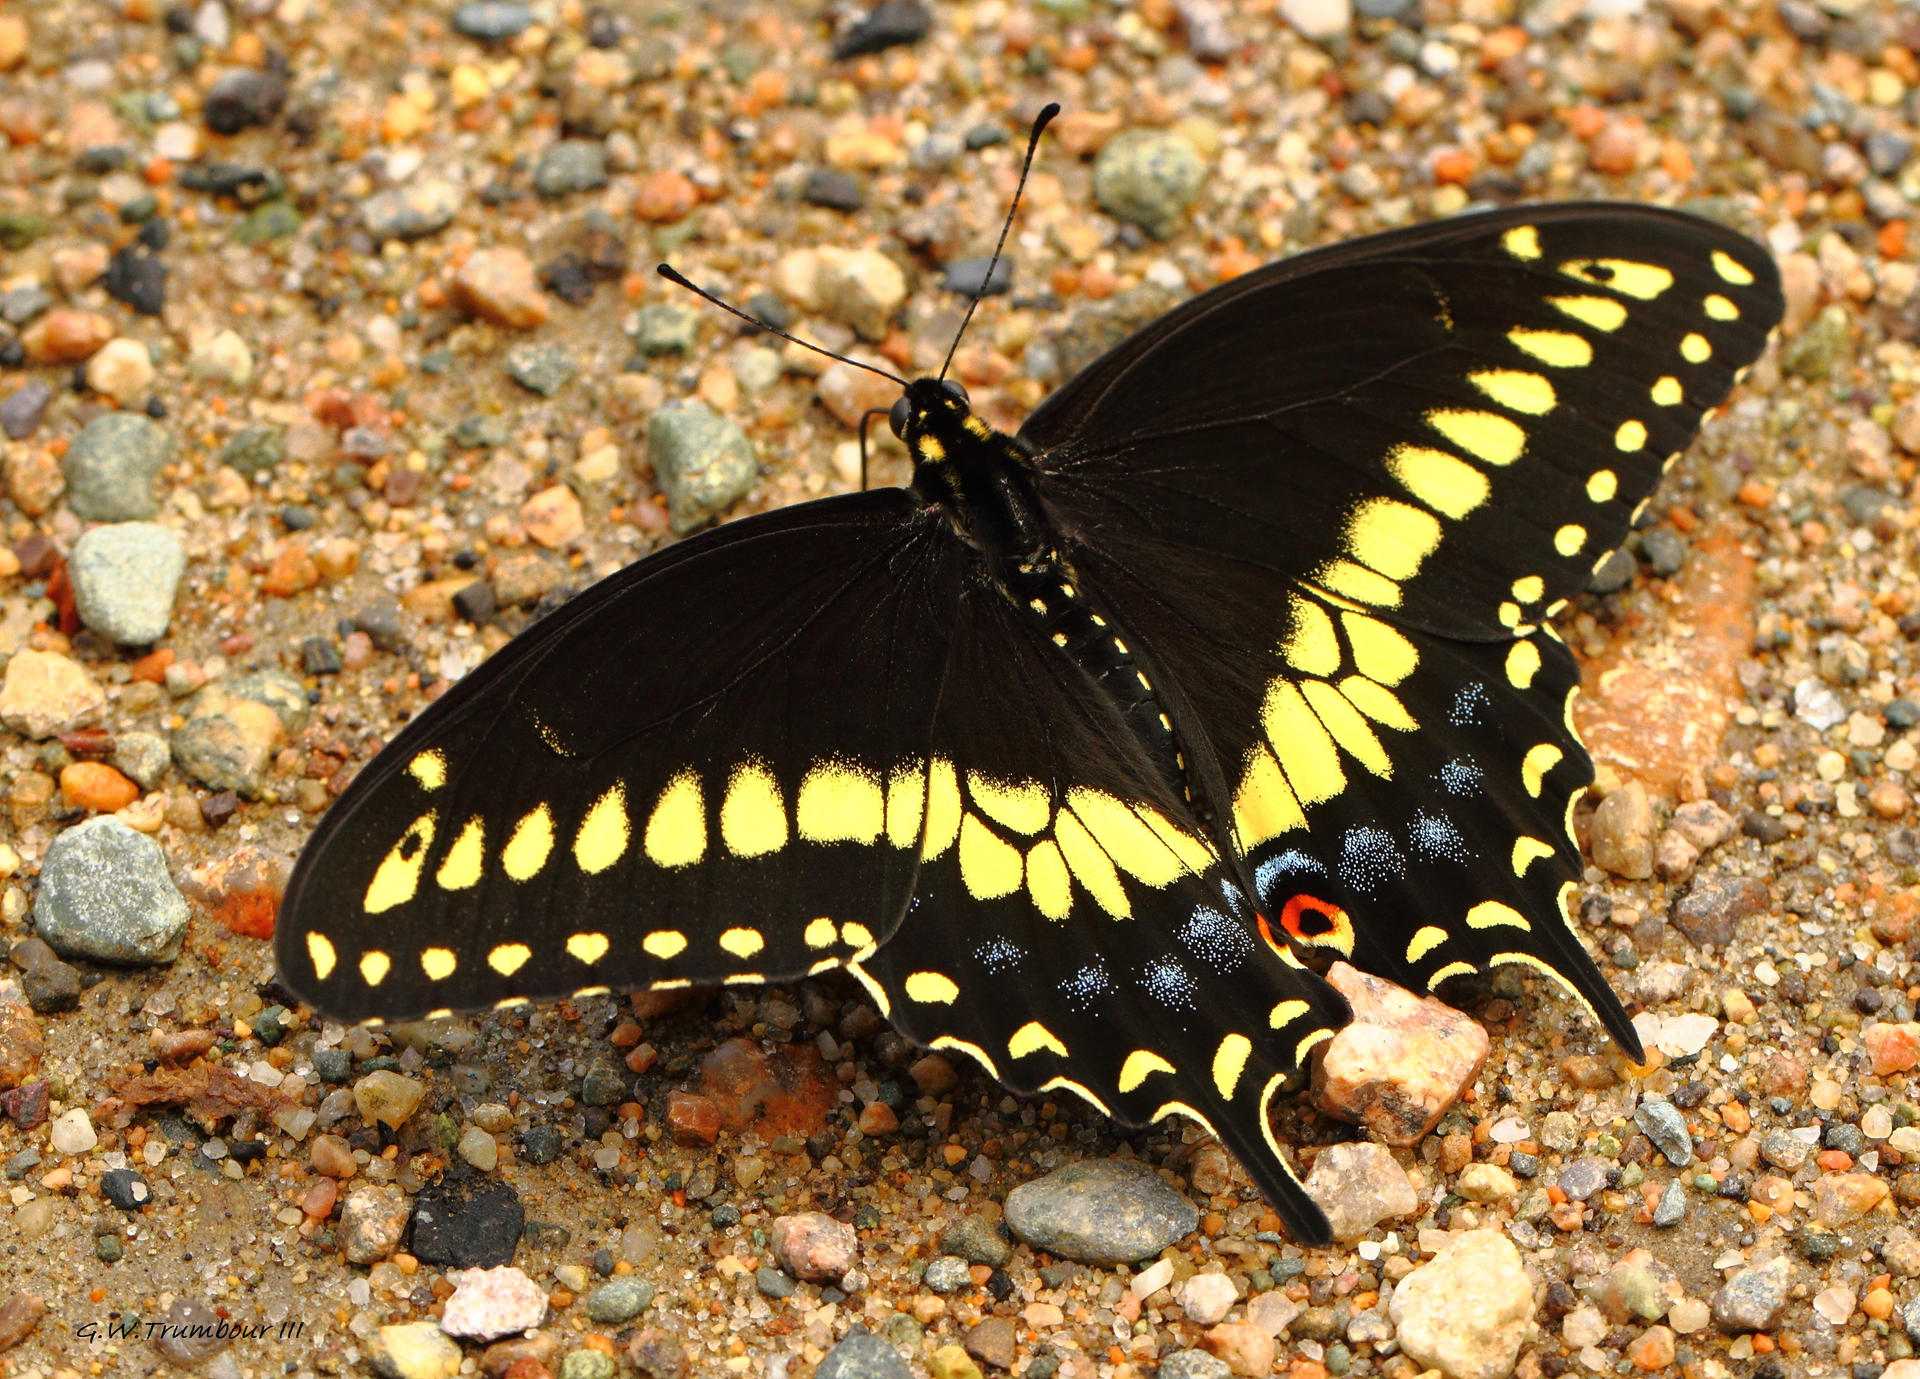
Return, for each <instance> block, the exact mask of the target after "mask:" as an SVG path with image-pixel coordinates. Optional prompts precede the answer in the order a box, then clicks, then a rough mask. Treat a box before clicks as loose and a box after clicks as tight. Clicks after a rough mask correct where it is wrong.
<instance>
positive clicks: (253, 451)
mask: <svg viewBox="0 0 1920 1379" xmlns="http://www.w3.org/2000/svg"><path fill="white" fill-rule="evenodd" d="M286 457H287V442H286V437H285V435H284V434H283V433H282V432H281V430H280V428H279V427H278V426H249V427H248V428H247V429H246V430H244V431H241V432H239V433H238V434H237V435H234V436H232V437H230V438H229V439H228V441H227V443H226V444H225V445H224V446H222V447H221V449H220V463H222V464H225V465H230V466H232V467H233V468H234V469H237V470H239V471H240V472H241V473H242V474H244V475H246V476H247V477H248V478H252V477H253V476H254V475H256V474H266V473H269V472H271V471H272V470H274V469H277V468H279V466H280V461H282V460H284V459H285V458H286Z"/></svg>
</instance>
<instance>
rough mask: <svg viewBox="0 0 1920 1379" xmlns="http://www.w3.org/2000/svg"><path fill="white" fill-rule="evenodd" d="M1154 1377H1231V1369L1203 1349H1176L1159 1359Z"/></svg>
mask: <svg viewBox="0 0 1920 1379" xmlns="http://www.w3.org/2000/svg"><path fill="white" fill-rule="evenodd" d="M1153 1373H1154V1376H1155V1379H1232V1375H1233V1370H1232V1369H1230V1368H1229V1367H1228V1365H1227V1362H1226V1361H1225V1360H1222V1359H1221V1358H1220V1357H1219V1356H1218V1355H1209V1354H1207V1352H1206V1351H1204V1350H1176V1351H1173V1352H1172V1353H1171V1354H1169V1355H1167V1356H1166V1357H1165V1358H1164V1359H1162V1360H1161V1361H1160V1366H1159V1368H1158V1369H1156V1370H1154V1372H1153Z"/></svg>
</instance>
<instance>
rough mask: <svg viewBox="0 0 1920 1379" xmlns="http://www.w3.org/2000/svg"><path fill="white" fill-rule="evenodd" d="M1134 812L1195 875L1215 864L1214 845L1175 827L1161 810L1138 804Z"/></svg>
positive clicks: (1181, 863) (1182, 864)
mask: <svg viewBox="0 0 1920 1379" xmlns="http://www.w3.org/2000/svg"><path fill="white" fill-rule="evenodd" d="M1133 812H1134V813H1135V814H1138V815H1139V816H1140V821H1141V822H1142V823H1144V824H1145V825H1146V826H1147V827H1148V828H1149V829H1151V830H1153V836H1154V837H1156V838H1158V839H1159V840H1160V841H1161V842H1162V843H1165V844H1166V846H1167V851H1169V852H1171V853H1172V854H1173V855H1174V856H1175V857H1177V858H1179V859H1180V865H1181V866H1183V867H1185V868H1186V869H1187V870H1188V871H1190V872H1192V873H1193V874H1194V875H1195V876H1198V875H1199V874H1200V873H1202V872H1204V871H1205V870H1206V869H1207V868H1208V867H1210V866H1212V865H1213V862H1214V855H1215V854H1214V851H1213V845H1212V844H1210V843H1208V842H1206V841H1204V840H1203V839H1200V838H1197V837H1195V836H1194V835H1193V834H1191V833H1188V832H1187V831H1186V830H1185V829H1181V828H1176V827H1174V825H1173V823H1172V822H1171V821H1170V820H1168V818H1167V817H1166V816H1165V815H1164V814H1162V813H1161V812H1160V811H1159V810H1157V809H1154V808H1152V807H1151V806H1149V805H1144V804H1136V805H1135V806H1134V807H1133Z"/></svg>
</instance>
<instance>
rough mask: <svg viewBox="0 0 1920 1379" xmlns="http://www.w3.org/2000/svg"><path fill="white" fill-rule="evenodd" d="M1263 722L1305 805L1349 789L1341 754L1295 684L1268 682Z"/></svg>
mask: <svg viewBox="0 0 1920 1379" xmlns="http://www.w3.org/2000/svg"><path fill="white" fill-rule="evenodd" d="M1260 723H1261V726H1262V727H1263V728H1265V729H1266V734H1267V742H1268V744H1269V745H1270V746H1271V747H1272V748H1273V752H1274V755H1275V756H1277V757H1278V758H1279V759H1280V765H1281V769H1282V770H1284V771H1285V772H1286V775H1287V784H1288V785H1289V786H1291V787H1292V789H1293V793H1294V796H1295V798H1297V799H1298V800H1299V801H1300V803H1301V804H1318V803H1319V802H1320V801H1321V800H1330V799H1332V798H1333V797H1334V796H1335V795H1338V794H1339V793H1340V792H1341V791H1342V790H1344V789H1345V788H1346V785H1347V775H1346V772H1345V771H1343V770H1341V768H1340V753H1339V752H1338V751H1337V750H1336V749H1335V747H1334V745H1333V739H1332V738H1331V737H1329V736H1328V735H1327V730H1326V729H1325V728H1323V727H1321V726H1320V720H1319V719H1318V718H1317V717H1315V715H1314V712H1313V710H1312V709H1310V708H1309V707H1307V701H1306V699H1305V698H1304V697H1303V696H1302V695H1301V693H1300V691H1299V689H1298V688H1297V687H1296V686H1295V685H1294V684H1293V683H1292V682H1290V681H1287V680H1279V679H1276V680H1273V681H1271V682H1269V683H1268V685H1267V697H1266V701H1265V702H1264V703H1263V704H1262V705H1261V706H1260Z"/></svg>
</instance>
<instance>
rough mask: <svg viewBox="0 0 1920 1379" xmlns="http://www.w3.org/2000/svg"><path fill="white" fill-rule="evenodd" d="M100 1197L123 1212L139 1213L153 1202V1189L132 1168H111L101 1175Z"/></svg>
mask: <svg viewBox="0 0 1920 1379" xmlns="http://www.w3.org/2000/svg"><path fill="white" fill-rule="evenodd" d="M100 1195H101V1196H102V1197H105V1198H106V1199H107V1200H108V1201H109V1202H111V1203H113V1204H114V1205H115V1206H116V1207H118V1208H120V1210H122V1211H139V1210H140V1208H142V1207H144V1206H146V1205H147V1203H149V1202H151V1201H152V1200H153V1189H152V1188H151V1187H149V1186H147V1180H146V1179H145V1178H142V1177H141V1176H140V1175H139V1174H138V1173H135V1172H134V1171H133V1170H132V1169H130V1168H110V1169H108V1170H107V1171H106V1172H105V1173H103V1174H101V1175H100Z"/></svg>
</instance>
